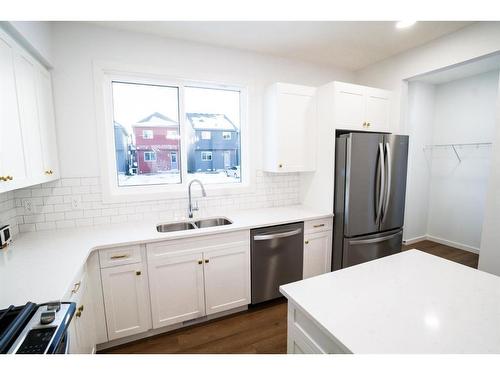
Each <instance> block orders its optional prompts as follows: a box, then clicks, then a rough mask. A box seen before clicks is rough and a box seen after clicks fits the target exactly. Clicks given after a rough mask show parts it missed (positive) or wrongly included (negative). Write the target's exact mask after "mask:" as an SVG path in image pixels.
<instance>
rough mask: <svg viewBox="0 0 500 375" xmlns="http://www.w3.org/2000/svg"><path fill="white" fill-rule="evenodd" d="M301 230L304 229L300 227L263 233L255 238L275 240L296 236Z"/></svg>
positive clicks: (258, 239) (257, 239)
mask: <svg viewBox="0 0 500 375" xmlns="http://www.w3.org/2000/svg"><path fill="white" fill-rule="evenodd" d="M301 232H302V229H301V228H299V229H295V230H291V231H289V232H282V233H273V234H262V235H258V236H254V238H253V239H254V240H255V241H266V240H274V239H275V238H285V237H291V236H295V235H297V234H300V233H301Z"/></svg>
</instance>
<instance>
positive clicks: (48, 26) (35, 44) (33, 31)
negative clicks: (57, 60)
mask: <svg viewBox="0 0 500 375" xmlns="http://www.w3.org/2000/svg"><path fill="white" fill-rule="evenodd" d="M2 26H3V27H4V28H5V29H6V30H7V31H8V32H9V33H10V34H11V35H12V36H13V37H14V38H16V40H17V41H18V42H19V43H20V44H21V45H23V47H25V48H26V49H27V50H28V51H30V52H31V53H32V54H34V55H35V57H36V58H38V59H39V60H40V61H41V62H42V63H43V64H44V65H45V66H47V67H51V65H52V60H53V55H52V23H51V22H45V21H10V22H2Z"/></svg>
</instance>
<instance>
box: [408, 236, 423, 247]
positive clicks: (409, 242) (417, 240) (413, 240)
mask: <svg viewBox="0 0 500 375" xmlns="http://www.w3.org/2000/svg"><path fill="white" fill-rule="evenodd" d="M426 239H427V236H420V237H414V238H409V239H407V240H403V243H404V244H405V245H413V244H414V243H416V242H420V241H425V240H426Z"/></svg>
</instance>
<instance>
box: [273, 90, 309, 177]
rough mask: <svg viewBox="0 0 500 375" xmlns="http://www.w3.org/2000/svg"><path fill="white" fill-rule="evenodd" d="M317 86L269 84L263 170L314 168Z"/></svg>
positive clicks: (280, 170) (284, 170)
mask: <svg viewBox="0 0 500 375" xmlns="http://www.w3.org/2000/svg"><path fill="white" fill-rule="evenodd" d="M315 94H316V88H314V87H309V86H301V85H292V84H289V83H275V84H273V85H272V86H271V87H269V89H268V91H267V95H266V101H265V108H264V114H265V124H264V126H265V131H264V146H265V149H264V169H265V170H266V171H268V172H311V171H314V170H315V169H316V148H317V118H316V117H317V108H316V97H315Z"/></svg>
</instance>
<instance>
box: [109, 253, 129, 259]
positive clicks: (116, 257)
mask: <svg viewBox="0 0 500 375" xmlns="http://www.w3.org/2000/svg"><path fill="white" fill-rule="evenodd" d="M123 258H128V255H127V254H120V255H112V256H111V259H123Z"/></svg>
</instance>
